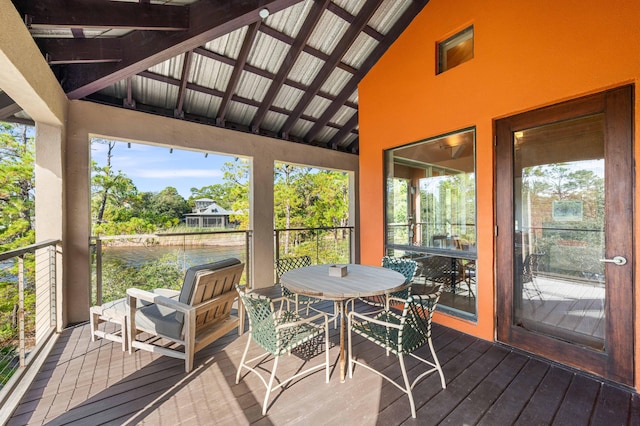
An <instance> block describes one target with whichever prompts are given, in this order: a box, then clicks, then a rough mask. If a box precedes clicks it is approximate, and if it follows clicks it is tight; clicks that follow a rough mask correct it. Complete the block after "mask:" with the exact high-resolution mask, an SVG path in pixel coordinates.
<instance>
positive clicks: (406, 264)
mask: <svg viewBox="0 0 640 426" xmlns="http://www.w3.org/2000/svg"><path fill="white" fill-rule="evenodd" d="M382 267H383V268H387V269H391V270H394V271H396V272H400V273H401V274H402V275H404V277H405V284H406V285H407V286H406V287H405V288H403V289H402V290H400V291H395V292H392V293H390V294H389V295H383V296H369V297H361V298H359V300H360V301H361V302H364V303H366V304H367V305H369V306H373V307H376V308H380V309H379V310H378V312H379V311H380V310H382V309H389V304H388V302H389V297H396V298H399V299H402V300H405V299H406V298H407V297H409V295H410V294H411V283H412V281H413V276H414V275H415V273H416V269H417V267H418V264H417V263H416V261H415V260H411V259H407V258H399V257H391V256H384V257H383V258H382ZM351 307H352V310H353V307H354V305H353V303H352V304H351ZM371 313H372V312H369V314H371Z"/></svg>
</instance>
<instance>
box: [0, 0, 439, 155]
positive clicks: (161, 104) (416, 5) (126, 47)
mask: <svg viewBox="0 0 640 426" xmlns="http://www.w3.org/2000/svg"><path fill="white" fill-rule="evenodd" d="M427 2H428V0H333V1H330V0H305V1H302V0H274V1H267V0H262V1H258V0H238V1H222V0H139V1H138V0H129V1H127V0H122V1H111V0H13V4H14V5H15V7H16V9H17V10H18V11H19V12H20V14H21V16H23V17H24V21H25V25H26V26H27V27H28V28H29V31H30V33H31V35H32V36H33V38H34V40H35V41H36V43H37V44H38V46H39V48H40V50H41V52H42V54H43V56H44V58H45V59H46V61H47V62H48V63H49V65H50V66H51V69H52V70H53V72H54V74H55V75H56V77H57V78H58V80H59V81H60V84H61V86H62V88H63V89H64V91H65V92H66V94H67V96H68V97H69V99H85V100H89V101H93V102H100V103H105V104H109V105H113V106H117V107H122V108H130V109H135V110H139V111H143V112H148V113H153V114H160V115H163V116H167V117H171V118H173V119H177V120H188V121H194V122H199V123H203V124H207V125H212V126H219V127H225V128H229V129H233V130H238V131H245V132H252V133H256V134H261V135H265V136H270V137H276V138H280V139H284V140H288V141H291V142H297V143H305V144H310V145H316V146H321V147H325V148H329V149H336V150H341V151H346V152H352V153H357V152H358V141H359V139H358V90H357V88H358V83H359V82H360V81H361V80H362V78H363V77H364V76H365V75H366V74H367V72H368V71H369V70H370V69H371V67H372V66H373V65H374V64H375V63H376V62H377V61H378V59H379V58H380V57H381V56H382V55H383V53H384V52H385V51H386V50H387V49H388V48H389V46H390V45H391V44H392V43H393V42H394V41H395V40H396V38H397V37H398V36H399V35H400V34H401V33H402V31H403V30H404V29H405V28H406V27H407V25H409V23H410V22H411V21H412V20H413V18H414V17H415V16H416V15H417V14H418V13H419V12H420V11H421V10H422V8H423V7H424V6H425V4H426V3H427ZM0 120H6V121H24V120H27V121H28V120H29V118H28V117H26V116H25V115H24V113H23V112H22V111H21V109H20V107H19V106H17V105H16V104H15V103H14V102H13V101H12V100H11V99H10V98H9V97H8V96H7V95H6V94H5V93H2V92H0Z"/></svg>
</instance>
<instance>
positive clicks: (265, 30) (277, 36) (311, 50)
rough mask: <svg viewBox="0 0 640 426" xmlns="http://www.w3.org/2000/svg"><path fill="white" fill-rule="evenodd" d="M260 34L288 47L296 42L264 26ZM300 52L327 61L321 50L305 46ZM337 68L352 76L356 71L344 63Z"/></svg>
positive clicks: (327, 56)
mask: <svg viewBox="0 0 640 426" xmlns="http://www.w3.org/2000/svg"><path fill="white" fill-rule="evenodd" d="M260 32H262V33H264V34H266V35H268V36H271V37H273V38H275V39H276V40H280V41H281V42H283V43H285V44H288V45H290V46H291V45H293V44H294V43H295V42H296V39H295V38H293V37H290V36H288V35H286V34H285V33H283V32H280V31H278V30H276V29H275V28H271V27H268V26H266V25H263V26H262V27H260ZM302 51H303V52H305V53H308V54H309V55H311V56H313V57H315V58H318V59H320V60H322V61H327V60H328V59H329V55H327V54H326V53H324V52H323V51H321V50H318V49H316V48H315V47H311V46H309V45H305V46H304V47H303V48H302ZM338 68H340V69H341V70H344V71H346V72H348V73H351V74H354V73H355V72H357V71H358V70H357V69H355V68H353V67H352V66H351V65H347V64H345V63H344V62H340V63H338Z"/></svg>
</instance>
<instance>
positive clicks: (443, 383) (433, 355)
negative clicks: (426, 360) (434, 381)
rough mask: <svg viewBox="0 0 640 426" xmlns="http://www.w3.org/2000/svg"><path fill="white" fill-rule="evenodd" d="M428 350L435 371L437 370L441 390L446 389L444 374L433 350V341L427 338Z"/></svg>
mask: <svg viewBox="0 0 640 426" xmlns="http://www.w3.org/2000/svg"><path fill="white" fill-rule="evenodd" d="M429 349H430V350H431V356H432V357H433V363H434V364H435V367H436V370H438V374H440V384H441V385H442V389H446V388H447V382H445V380H444V372H443V371H442V366H441V365H440V361H438V356H437V355H436V351H435V349H434V348H433V341H432V340H431V337H429Z"/></svg>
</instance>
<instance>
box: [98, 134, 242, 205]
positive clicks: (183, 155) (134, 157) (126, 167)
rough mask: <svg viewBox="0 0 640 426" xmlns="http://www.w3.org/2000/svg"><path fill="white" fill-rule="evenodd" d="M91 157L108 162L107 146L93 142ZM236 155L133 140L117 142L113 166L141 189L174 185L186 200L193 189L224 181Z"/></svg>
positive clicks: (103, 163)
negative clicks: (225, 168)
mask: <svg viewBox="0 0 640 426" xmlns="http://www.w3.org/2000/svg"><path fill="white" fill-rule="evenodd" d="M91 159H92V160H94V161H96V162H97V163H98V165H99V166H104V165H106V162H107V145H106V144H103V143H95V142H94V143H92V144H91ZM233 159H234V157H232V156H224V155H218V154H211V153H210V154H208V156H207V157H205V154H204V152H196V151H186V150H179V149H173V152H172V153H170V152H169V148H164V147H157V146H152V145H143V144H136V143H131V148H128V147H127V143H126V142H117V143H116V146H115V148H114V149H113V151H112V158H111V166H112V167H113V169H114V170H116V171H117V170H120V171H122V173H124V174H125V175H127V176H128V177H129V178H130V179H131V180H132V181H133V183H134V184H135V186H136V188H138V191H139V192H159V191H161V190H163V189H165V188H166V187H167V186H173V187H174V188H176V189H177V190H178V193H180V195H182V197H184V198H185V199H187V198H189V197H190V196H191V191H190V190H191V188H201V187H203V186H208V185H213V184H215V183H222V175H223V172H222V165H223V164H224V163H225V162H227V161H233Z"/></svg>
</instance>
